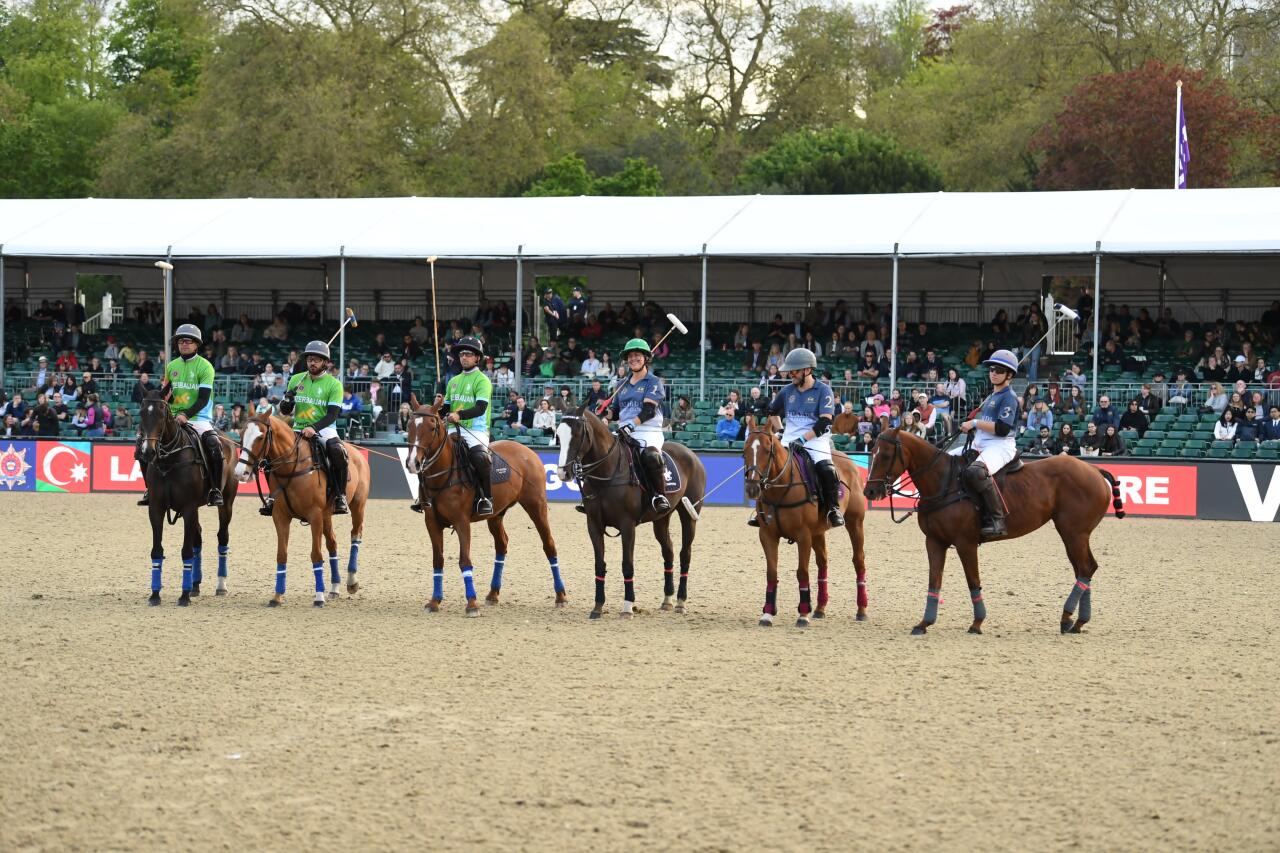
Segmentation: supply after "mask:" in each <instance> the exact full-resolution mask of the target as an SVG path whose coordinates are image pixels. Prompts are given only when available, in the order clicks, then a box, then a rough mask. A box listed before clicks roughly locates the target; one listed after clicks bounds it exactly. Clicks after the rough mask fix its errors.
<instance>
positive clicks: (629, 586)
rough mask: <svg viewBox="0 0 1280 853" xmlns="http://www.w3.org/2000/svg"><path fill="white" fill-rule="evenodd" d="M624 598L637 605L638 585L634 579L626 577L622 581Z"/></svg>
mask: <svg viewBox="0 0 1280 853" xmlns="http://www.w3.org/2000/svg"><path fill="white" fill-rule="evenodd" d="M622 597H623V599H624V600H625V601H629V602H631V603H632V604H635V601H636V585H635V578H634V577H630V578H627V577H624V578H623V579H622Z"/></svg>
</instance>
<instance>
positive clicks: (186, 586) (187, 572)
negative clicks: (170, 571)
mask: <svg viewBox="0 0 1280 853" xmlns="http://www.w3.org/2000/svg"><path fill="white" fill-rule="evenodd" d="M193 571H194V569H192V568H191V561H190V560H183V561H182V591H183V592H191V575H192V573H193Z"/></svg>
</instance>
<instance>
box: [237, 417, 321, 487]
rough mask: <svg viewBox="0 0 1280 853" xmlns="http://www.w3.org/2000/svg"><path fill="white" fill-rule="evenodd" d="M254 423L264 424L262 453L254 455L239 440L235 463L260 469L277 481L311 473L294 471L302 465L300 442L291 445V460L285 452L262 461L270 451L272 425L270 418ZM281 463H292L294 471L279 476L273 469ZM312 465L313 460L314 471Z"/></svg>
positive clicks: (252, 468)
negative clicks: (238, 450) (238, 451)
mask: <svg viewBox="0 0 1280 853" xmlns="http://www.w3.org/2000/svg"><path fill="white" fill-rule="evenodd" d="M254 423H262V424H264V429H263V430H262V447H263V452H262V453H254V452H253V451H252V450H250V449H249V448H247V447H245V446H244V439H243V438H241V441H240V453H239V454H238V455H237V456H236V461H237V462H241V463H243V464H245V465H248V466H249V468H250V469H251V470H254V469H261V470H264V471H266V472H267V473H268V474H272V475H273V476H275V477H276V478H278V479H282V480H291V479H293V478H294V477H301V476H304V475H305V474H309V473H311V471H303V472H301V473H299V472H298V471H297V470H296V469H297V466H298V465H300V464H302V442H301V441H297V442H294V445H293V458H292V459H289V458H288V456H289V454H288V453H287V452H286V453H282V454H280V455H279V456H276V457H275V458H271V459H264V458H263V456H264V455H265V454H266V453H267V452H269V451H270V449H271V429H272V423H271V420H270V418H268V419H266V420H265V421H254ZM282 462H292V463H293V465H294V469H295V470H294V471H293V472H292V473H290V474H287V475H285V474H280V473H279V472H278V471H275V470H274V469H275V468H276V467H277V466H278V465H280V463H282ZM314 464H315V460H314V459H313V460H312V465H313V467H312V470H314Z"/></svg>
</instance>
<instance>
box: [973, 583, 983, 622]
mask: <svg viewBox="0 0 1280 853" xmlns="http://www.w3.org/2000/svg"><path fill="white" fill-rule="evenodd" d="M969 599H970V600H971V601H973V619H974V621H975V622H977V621H979V620H982V619H986V618H987V603H986V602H985V601H983V600H982V587H980V586H971V587H969Z"/></svg>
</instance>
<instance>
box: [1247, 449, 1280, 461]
mask: <svg viewBox="0 0 1280 853" xmlns="http://www.w3.org/2000/svg"><path fill="white" fill-rule="evenodd" d="M1253 458H1254V459H1280V450H1277V449H1276V448H1274V447H1259V448H1258V452H1257V453H1255V454H1254V455H1253Z"/></svg>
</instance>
